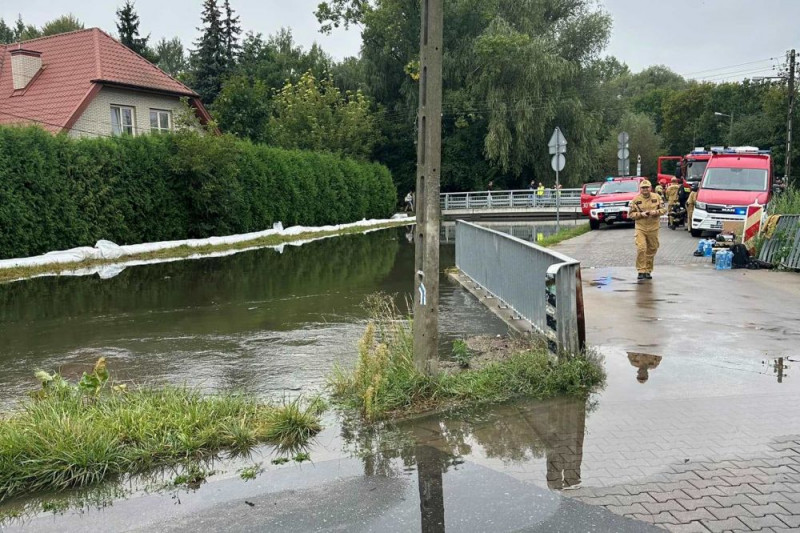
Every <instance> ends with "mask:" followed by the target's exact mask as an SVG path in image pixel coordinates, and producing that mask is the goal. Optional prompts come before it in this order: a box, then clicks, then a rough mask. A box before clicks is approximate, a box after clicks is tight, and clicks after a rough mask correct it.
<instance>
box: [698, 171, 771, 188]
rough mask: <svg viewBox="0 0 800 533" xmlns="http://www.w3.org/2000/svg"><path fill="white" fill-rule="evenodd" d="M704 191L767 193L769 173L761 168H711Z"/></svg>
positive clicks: (705, 181)
mask: <svg viewBox="0 0 800 533" xmlns="http://www.w3.org/2000/svg"><path fill="white" fill-rule="evenodd" d="M702 187H703V189H715V190H723V191H766V190H767V171H766V170H765V169H761V168H709V169H708V171H707V172H706V177H705V179H704V180H703V186H702Z"/></svg>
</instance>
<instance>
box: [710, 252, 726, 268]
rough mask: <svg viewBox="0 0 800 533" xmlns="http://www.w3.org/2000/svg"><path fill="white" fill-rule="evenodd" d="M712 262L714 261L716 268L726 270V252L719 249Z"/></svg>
mask: <svg viewBox="0 0 800 533" xmlns="http://www.w3.org/2000/svg"><path fill="white" fill-rule="evenodd" d="M712 263H714V269H715V270H725V252H723V251H722V250H717V251H716V253H715V254H714V255H713V256H712Z"/></svg>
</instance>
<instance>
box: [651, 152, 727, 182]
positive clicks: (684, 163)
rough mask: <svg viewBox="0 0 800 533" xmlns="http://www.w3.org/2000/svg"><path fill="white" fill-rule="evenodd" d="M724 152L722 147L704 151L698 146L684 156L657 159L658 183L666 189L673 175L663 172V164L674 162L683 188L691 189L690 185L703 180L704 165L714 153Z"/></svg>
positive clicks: (667, 156)
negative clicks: (677, 167)
mask: <svg viewBox="0 0 800 533" xmlns="http://www.w3.org/2000/svg"><path fill="white" fill-rule="evenodd" d="M722 150H724V148H722V147H714V148H711V150H706V149H705V148H704V147H703V146H698V147H697V148H695V149H694V150H692V151H691V152H689V153H688V154H686V155H685V156H683V157H681V156H678V155H665V156H661V157H659V158H658V183H659V184H660V185H661V186H662V187H664V189H666V188H667V187H668V186H669V184H670V182H671V181H672V178H673V177H674V175H673V174H667V173H665V172H663V166H662V164H663V162H665V161H676V162H677V164H678V165H680V167H681V177H682V178H683V186H684V187H691V186H692V183H695V182H698V181H700V180H701V179H702V178H703V173H704V172H705V170H706V165H708V161H709V160H710V159H711V156H712V155H714V152H715V151H716V152H721V151H722Z"/></svg>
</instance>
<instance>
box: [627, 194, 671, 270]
mask: <svg viewBox="0 0 800 533" xmlns="http://www.w3.org/2000/svg"><path fill="white" fill-rule="evenodd" d="M666 212H667V210H666V209H665V208H664V202H663V200H662V199H661V197H660V196H659V195H657V194H655V193H653V192H651V185H650V182H649V181H647V180H644V181H642V182H641V183H640V184H639V196H637V197H636V198H634V199H633V200H631V209H630V213H629V214H628V218H630V219H631V220H634V221H635V222H636V236H635V242H636V249H637V250H638V252H637V254H636V270H637V271H638V272H639V279H651V278H652V275H651V274H652V272H653V260H654V259H655V257H656V252H657V251H658V229H659V227H660V226H661V216H662V215H663V214H665V213H666Z"/></svg>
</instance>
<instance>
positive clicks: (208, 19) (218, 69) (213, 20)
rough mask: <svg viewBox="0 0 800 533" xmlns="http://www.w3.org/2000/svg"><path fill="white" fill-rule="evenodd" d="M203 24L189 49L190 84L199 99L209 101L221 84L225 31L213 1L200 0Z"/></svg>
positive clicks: (223, 69)
mask: <svg viewBox="0 0 800 533" xmlns="http://www.w3.org/2000/svg"><path fill="white" fill-rule="evenodd" d="M201 20H202V22H203V27H201V28H198V30H199V31H201V32H202V35H201V36H200V39H199V40H198V41H197V42H196V43H195V46H196V47H197V48H196V49H195V50H194V51H193V52H192V79H193V81H192V86H193V88H194V90H196V91H197V92H198V94H199V95H200V97H201V98H202V100H203V102H205V103H206V104H211V103H212V102H213V101H214V99H215V98H216V97H217V95H218V94H219V91H220V88H221V87H222V78H223V77H224V75H225V73H226V71H227V67H228V61H227V52H226V46H225V31H224V27H223V20H222V17H221V13H220V9H219V6H218V5H217V0H204V2H203V14H202V17H201Z"/></svg>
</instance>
